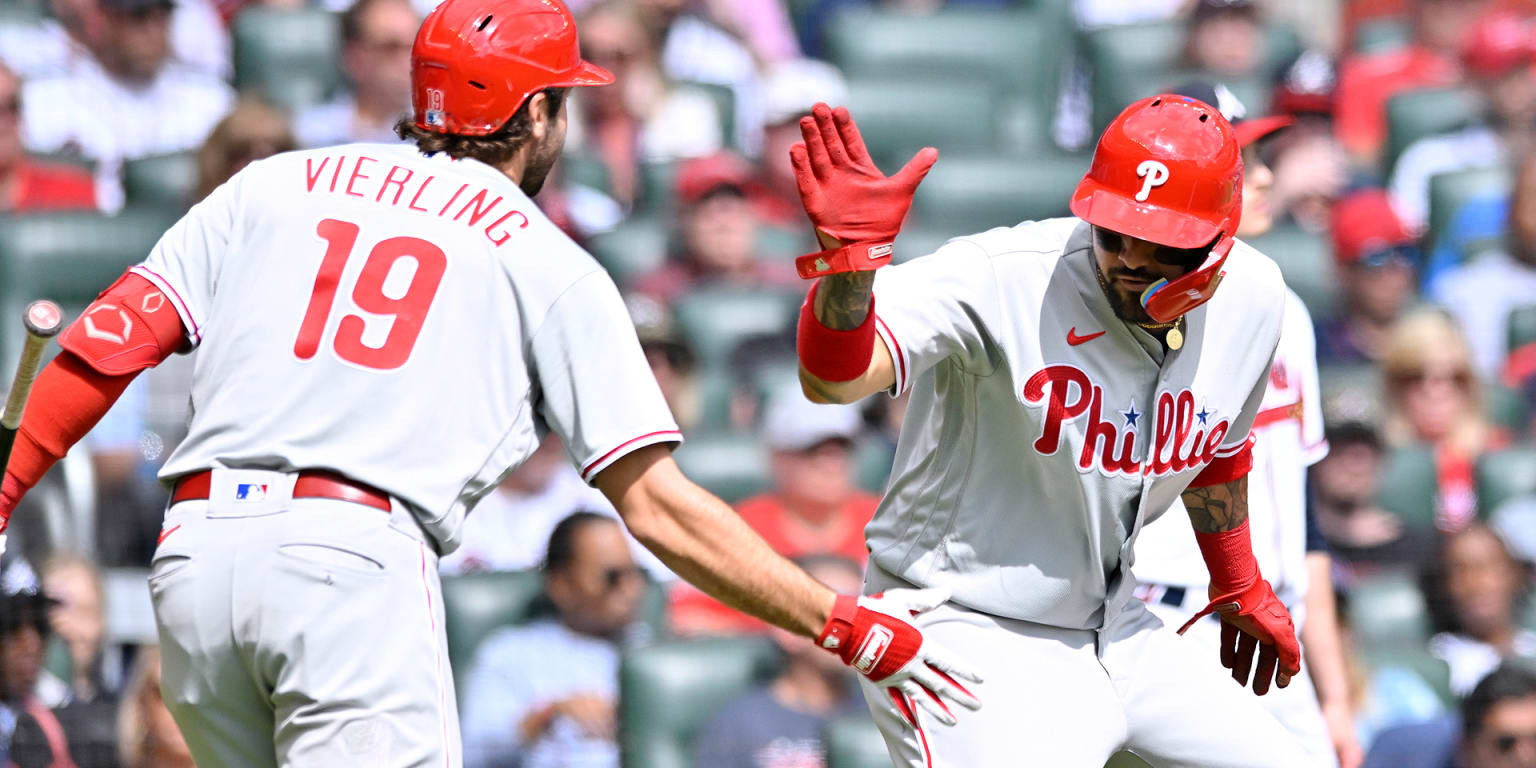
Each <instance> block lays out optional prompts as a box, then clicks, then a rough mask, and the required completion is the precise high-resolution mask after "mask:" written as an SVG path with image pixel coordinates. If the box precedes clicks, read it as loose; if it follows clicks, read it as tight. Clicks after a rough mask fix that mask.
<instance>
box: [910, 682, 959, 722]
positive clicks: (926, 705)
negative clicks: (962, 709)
mask: <svg viewBox="0 0 1536 768" xmlns="http://www.w3.org/2000/svg"><path fill="white" fill-rule="evenodd" d="M901 692H902V693H905V694H906V695H907V699H908V700H909V701H911V702H912V703H913V704H916V705H917V706H919V707H922V708H923V709H925V710H927V711H928V714H930V715H933V719H935V720H937V721H939V722H940V723H942V724H944V725H954V724H955V716H954V715H953V714H952V713H950V711H949V707H946V706H944V702H942V701H939V697H938V696H936V695H934V693H933V692H932V691H930V690H928V689H927V688H924V687H923V686H922V684H921V683H918V682H917V681H916V679H915V678H914V679H908V680H906V681H905V682H903V683H902V684H901Z"/></svg>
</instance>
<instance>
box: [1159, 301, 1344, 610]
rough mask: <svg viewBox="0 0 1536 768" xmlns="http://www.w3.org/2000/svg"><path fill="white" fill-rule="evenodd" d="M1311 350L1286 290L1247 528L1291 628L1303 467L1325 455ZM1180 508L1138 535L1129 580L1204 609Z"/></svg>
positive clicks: (1256, 429) (1299, 559)
mask: <svg viewBox="0 0 1536 768" xmlns="http://www.w3.org/2000/svg"><path fill="white" fill-rule="evenodd" d="M1316 348H1317V342H1316V338H1315V337H1314V335H1313V330H1312V318H1311V317H1310V316H1309V315H1308V314H1307V307H1306V305H1304V304H1302V302H1301V299H1300V298H1299V297H1297V296H1296V294H1295V293H1294V292H1291V291H1289V290H1287V291H1286V306H1285V322H1284V325H1283V327H1282V329H1281V331H1280V346H1279V347H1278V348H1277V349H1276V350H1275V362H1274V365H1272V366H1271V367H1270V370H1269V387H1268V389H1266V390H1265V392H1264V400H1263V403H1262V404H1261V406H1260V408H1259V415H1258V417H1257V418H1256V420H1255V421H1254V425H1253V436H1254V438H1255V442H1254V446H1253V470H1252V471H1251V472H1249V473H1248V528H1249V531H1250V533H1251V535H1252V538H1253V551H1254V555H1255V557H1257V558H1258V561H1259V570H1260V571H1261V572H1262V573H1263V574H1264V578H1266V579H1268V580H1269V583H1270V584H1271V585H1272V586H1273V587H1274V589H1275V595H1276V596H1277V597H1279V598H1280V600H1281V602H1284V603H1285V605H1286V607H1287V608H1289V609H1290V610H1291V615H1292V617H1293V618H1294V619H1295V620H1296V625H1297V627H1300V626H1301V621H1302V616H1301V615H1300V612H1301V610H1302V608H1303V607H1304V606H1303V598H1304V597H1305V596H1306V594H1307V562H1306V558H1307V522H1306V506H1307V467H1309V466H1311V465H1313V464H1316V463H1317V462H1319V461H1321V460H1322V458H1323V457H1324V456H1326V455H1327V454H1328V443H1327V441H1325V440H1324V439H1323V411H1322V404H1321V402H1320V401H1321V399H1322V395H1321V392H1320V390H1319V386H1318V381H1317V352H1316ZM1183 510H1184V505H1183V502H1177V503H1176V504H1175V509H1174V510H1173V511H1170V512H1169V514H1168V515H1166V519H1164V520H1159V521H1158V522H1155V523H1152V524H1151V525H1149V526H1147V528H1146V530H1144V531H1142V533H1141V536H1140V538H1138V539H1137V542H1136V563H1135V570H1136V578H1137V579H1139V580H1140V581H1142V582H1143V583H1148V584H1160V585H1165V586H1183V587H1189V588H1192V589H1193V590H1194V593H1195V594H1197V596H1198V600H1199V601H1200V602H1201V604H1202V605H1203V604H1204V603H1203V601H1204V599H1205V589H1206V586H1207V585H1208V584H1210V574H1209V573H1208V572H1207V571H1206V569H1205V561H1204V560H1202V559H1201V557H1200V549H1199V547H1197V546H1196V545H1195V536H1194V532H1193V530H1192V529H1191V528H1190V526H1189V523H1188V521H1187V520H1184V519H1182V518H1184V514H1183Z"/></svg>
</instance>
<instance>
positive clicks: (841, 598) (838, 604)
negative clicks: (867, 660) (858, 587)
mask: <svg viewBox="0 0 1536 768" xmlns="http://www.w3.org/2000/svg"><path fill="white" fill-rule="evenodd" d="M858 612H859V598H857V597H855V596H853V595H838V596H837V600H836V601H834V602H833V603H832V615H831V616H830V617H828V618H827V626H825V627H823V628H822V630H821V634H819V635H817V636H816V644H817V645H819V646H821V647H822V648H825V649H827V650H829V651H831V652H833V653H835V654H837V655H838V656H844V655H845V654H847V653H851V651H852V649H851V648H850V643H851V642H852V638H853V619H854V617H855V616H856V615H857V614H858ZM845 660H846V658H845Z"/></svg>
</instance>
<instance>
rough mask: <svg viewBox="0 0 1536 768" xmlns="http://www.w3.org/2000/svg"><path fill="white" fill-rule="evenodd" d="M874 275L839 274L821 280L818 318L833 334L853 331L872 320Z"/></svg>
mask: <svg viewBox="0 0 1536 768" xmlns="http://www.w3.org/2000/svg"><path fill="white" fill-rule="evenodd" d="M874 287H875V273H874V272H873V271H869V272H840V273H838V274H835V275H827V276H826V277H823V278H822V279H821V284H820V285H819V286H818V287H817V288H816V306H814V307H812V310H814V311H815V312H816V319H817V320H820V321H821V324H822V325H825V326H826V327H828V328H831V329H832V330H834V331H851V330H853V329H855V328H857V327H859V326H861V325H863V324H864V320H865V319H866V318H868V317H869V305H870V302H871V300H872V299H873V295H874Z"/></svg>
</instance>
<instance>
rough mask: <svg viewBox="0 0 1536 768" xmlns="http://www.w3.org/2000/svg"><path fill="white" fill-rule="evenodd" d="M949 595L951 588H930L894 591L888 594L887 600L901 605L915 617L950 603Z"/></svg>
mask: <svg viewBox="0 0 1536 768" xmlns="http://www.w3.org/2000/svg"><path fill="white" fill-rule="evenodd" d="M949 594H950V590H949V587H928V588H927V589H893V590H890V591H888V592H886V593H885V597H886V599H887V600H891V601H894V602H897V603H900V604H901V605H902V606H903V607H905V608H906V609H907V610H909V611H911V612H912V614H913V615H914V616H915V615H917V614H919V613H927V612H928V611H931V610H933V609H935V608H937V607H939V606H941V605H943V604H945V603H947V602H949Z"/></svg>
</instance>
